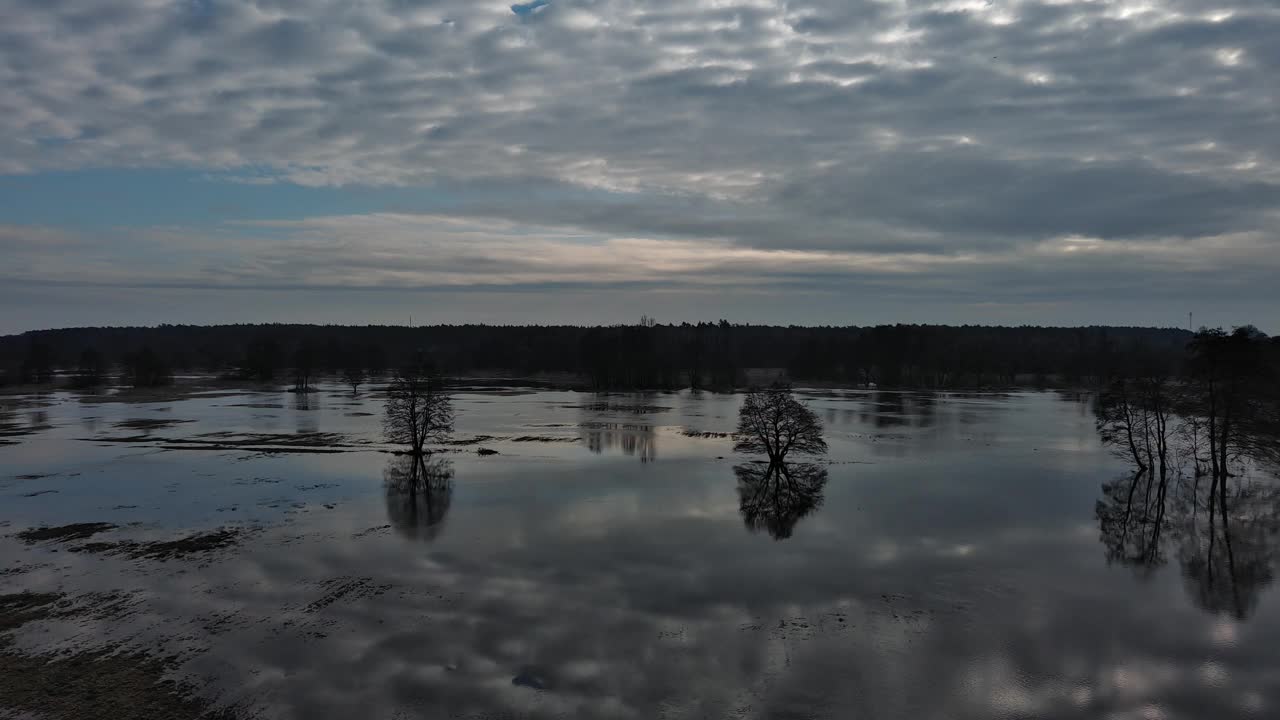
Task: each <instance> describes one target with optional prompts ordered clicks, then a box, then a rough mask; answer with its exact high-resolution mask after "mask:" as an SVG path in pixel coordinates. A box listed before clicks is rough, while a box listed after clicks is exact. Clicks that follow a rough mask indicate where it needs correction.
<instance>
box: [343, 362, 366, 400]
mask: <svg viewBox="0 0 1280 720" xmlns="http://www.w3.org/2000/svg"><path fill="white" fill-rule="evenodd" d="M364 380H365V376H364V368H362V367H360V363H358V362H356V361H355V356H354V355H353V356H351V358H349V360H348V363H347V367H346V368H344V369H343V371H342V381H343V382H345V383H346V384H348V385H350V386H351V394H352V395H355V394H356V390H357V389H358V388H359V387H360V383H362V382H364Z"/></svg>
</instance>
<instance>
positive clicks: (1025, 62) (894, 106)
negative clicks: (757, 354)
mask: <svg viewBox="0 0 1280 720" xmlns="http://www.w3.org/2000/svg"><path fill="white" fill-rule="evenodd" d="M1277 35H1280V13H1278V12H1277V11H1276V10H1275V8H1274V5H1273V4H1271V3H1267V2H1262V1H1258V0H1230V2H1229V3H1228V4H1226V5H1220V6H1216V7H1214V8H1212V9H1209V8H1205V7H1202V6H1201V5H1200V4H1199V3H1195V2H1190V1H1189V0H1157V1H1156V2H1148V3H1141V4H1135V3H1131V2H1127V0H1107V1H1103V2H1066V3H1063V2H1032V1H1017V0H1014V1H1011V2H997V3H984V2H980V1H979V0H972V1H970V0H938V1H935V2H918V3H917V2H912V3H887V2H857V3H849V2H843V1H841V2H837V1H836V0H798V1H793V2H785V3H784V2H774V1H770V0H737V1H725V0H694V1H690V0H681V1H680V2H676V1H675V0H654V1H652V2H646V3H636V2H630V1H629V0H596V1H590V0H556V1H555V2H533V3H523V4H516V5H511V4H510V3H509V2H498V1H494V2H488V1H485V2H471V1H468V2H462V1H461V0H457V1H445V2H434V3H418V2H409V1H408V0H371V1H370V2H362V3H348V2H339V1H338V0H256V1H250V0H220V1H217V2H214V1H212V0H198V1H197V0H191V1H184V2H157V1H155V0H86V1H84V2H75V3H69V2H34V1H33V0H21V1H16V2H11V3H8V4H6V5H5V6H4V7H3V8H0V173H10V174H13V173H39V172H44V171H50V170H57V169H75V168H96V167H132V168H151V167H181V168H195V169H197V170H198V171H200V172H214V173H224V177H229V178H236V177H238V178H242V179H247V180H250V181H253V182H258V183H269V182H284V183H295V184H301V185H305V186H336V187H350V186H357V185H358V186H361V187H362V188H367V187H387V186H399V187H401V188H425V189H424V190H423V192H445V193H448V194H449V195H450V197H451V198H452V200H451V202H450V206H449V207H448V208H446V209H445V211H444V212H443V214H445V215H448V216H451V217H454V218H459V219H470V220H471V221H473V222H475V223H477V224H478V225H479V226H484V227H491V226H492V224H493V223H497V222H509V223H512V224H514V225H516V226H524V227H526V228H527V229H526V230H524V231H520V232H517V231H512V232H511V233H510V234H511V237H510V238H507V239H503V240H502V241H501V242H500V243H499V245H501V247H500V248H499V247H497V246H494V247H490V248H488V249H479V250H475V251H467V250H466V249H465V248H463V247H461V246H459V247H454V248H452V249H445V248H444V247H443V246H432V247H431V248H428V251H426V252H424V253H423V255H422V256H423V257H432V258H434V259H440V258H441V254H442V253H443V254H444V258H443V259H444V262H443V263H442V265H443V266H444V267H443V269H434V270H428V269H425V268H422V269H417V270H415V269H414V268H413V261H412V260H410V261H408V262H407V263H406V264H407V265H408V266H409V267H407V268H399V269H393V270H391V271H387V270H386V269H384V270H380V271H379V272H380V273H382V274H381V275H378V274H376V273H371V272H369V271H368V270H367V269H365V270H360V271H359V272H356V273H354V277H356V278H360V277H367V278H376V279H377V280H378V282H382V281H389V282H391V285H393V286H395V285H396V283H398V282H404V283H406V284H423V283H425V284H429V285H435V284H448V283H450V282H452V281H453V280H456V279H457V278H459V277H463V276H469V277H480V276H482V275H484V273H482V272H479V271H480V270H482V269H483V268H485V267H486V263H487V264H488V265H487V267H500V269H501V272H500V273H497V274H493V275H491V276H486V277H487V279H485V280H483V284H503V283H513V282H520V283H529V282H533V283H537V282H561V281H569V282H585V281H587V280H599V281H603V280H602V278H605V277H607V278H615V279H618V280H622V279H623V276H625V278H626V279H629V280H633V281H651V280H652V281H655V282H656V281H657V280H658V279H659V278H661V277H667V276H670V277H673V278H674V281H675V282H676V283H677V284H678V283H681V282H685V281H686V280H689V279H690V278H691V276H694V275H697V276H698V277H699V280H698V282H699V283H700V284H703V285H705V284H711V283H720V284H723V283H726V282H739V281H743V280H744V279H747V278H749V279H750V281H751V282H758V281H760V279H761V278H762V277H763V275H762V272H763V271H760V270H759V268H761V267H764V266H766V265H769V264H771V263H772V264H773V265H774V266H775V271H776V272H774V273H772V274H771V277H774V278H775V279H783V280H785V279H786V278H789V277H792V278H793V277H796V276H799V275H806V276H808V275H810V274H812V275H815V276H824V277H825V276H829V275H832V274H837V273H845V278H846V284H848V283H854V284H856V283H861V282H863V281H865V280H867V279H868V278H871V280H870V281H872V282H874V280H875V278H878V277H881V276H882V275H883V274H884V273H886V272H892V273H894V274H896V275H900V274H901V272H902V271H903V269H904V268H906V269H910V270H911V271H912V273H913V274H914V276H915V277H917V278H921V280H920V282H919V284H917V285H914V286H913V287H915V288H916V289H918V290H919V291H920V292H922V293H930V292H933V291H934V290H938V289H940V288H943V287H944V286H946V284H947V283H948V282H953V281H954V282H955V283H956V284H955V285H953V286H952V287H951V288H950V292H952V293H958V294H965V293H967V292H969V290H968V288H970V287H979V285H976V284H975V285H972V286H970V285H967V284H966V283H968V282H969V281H968V280H966V278H971V277H977V276H976V275H973V272H974V269H975V268H985V270H984V271H983V272H984V274H983V275H982V278H983V280H982V282H986V279H987V278H989V277H991V276H993V275H994V274H995V273H996V272H997V271H998V272H1008V271H1009V270H1010V269H1016V270H1017V271H1018V272H1019V273H1020V275H1021V277H1035V278H1038V279H1040V280H1042V281H1043V282H1044V286H1043V287H1042V288H1041V292H1042V293H1043V295H1042V296H1041V297H1039V298H1035V297H1032V296H1033V295H1034V293H1032V292H1031V290H1030V289H1028V291H1027V297H1026V298H1024V299H1026V300H1027V301H1033V300H1039V301H1042V300H1044V299H1045V298H1047V297H1053V296H1071V295H1084V294H1087V293H1088V292H1096V291H1099V290H1106V289H1107V288H1108V287H1110V286H1109V285H1108V284H1107V281H1106V280H1105V278H1106V277H1107V276H1110V275H1112V274H1118V273H1120V272H1122V271H1123V272H1135V271H1139V270H1141V269H1142V268H1143V267H1144V258H1143V255H1144V254H1145V255H1146V257H1147V259H1149V260H1150V261H1151V262H1154V263H1155V265H1156V266H1157V267H1160V268H1163V269H1164V270H1163V271H1165V272H1166V273H1170V274H1166V275H1164V276H1163V277H1164V279H1165V280H1166V281H1167V282H1168V283H1169V284H1177V283H1179V282H1190V281H1197V282H1198V281H1199V280H1201V279H1202V276H1203V275H1206V274H1207V273H1199V274H1196V273H1195V266H1196V265H1197V263H1199V264H1200V266H1201V267H1202V268H1204V269H1208V268H1214V269H1215V271H1218V272H1226V273H1238V274H1239V278H1245V279H1246V280H1247V279H1248V278H1250V277H1252V276H1253V273H1252V269H1253V268H1254V267H1255V262H1256V261H1257V259H1258V258H1259V257H1261V256H1265V255H1266V254H1267V253H1268V252H1270V253H1272V254H1274V252H1275V250H1277V249H1280V248H1277V245H1278V244H1280V241H1278V240H1277V238H1276V236H1275V227H1276V218H1277V217H1278V216H1280V215H1278V213H1280V170H1277V168H1280V163H1278V162H1277V161H1278V160H1280V135H1277V134H1276V133H1275V132H1274V119H1275V117H1276V113H1277V111H1278V110H1280V91H1277V89H1276V86H1275V83H1274V81H1273V78H1274V77H1275V76H1276V74H1277V71H1280V53H1277V50H1276V46H1275V43H1274V42H1273V39H1274V37H1276V36H1277ZM409 212H413V210H412V209H411V208H407V209H406V210H405V213H409ZM317 214H318V213H317ZM328 222H330V225H329V226H328V229H329V230H330V231H332V232H333V233H335V237H338V236H341V237H342V238H344V239H342V240H340V241H338V240H335V242H339V243H340V244H343V243H345V244H344V245H343V247H346V248H347V249H348V250H349V251H350V252H349V254H351V255H352V256H354V257H353V258H352V262H353V263H355V267H357V268H359V267H361V265H362V262H363V264H364V265H368V264H370V263H376V262H378V258H379V257H382V258H384V259H385V258H387V257H390V256H389V255H385V254H384V255H379V252H378V251H377V248H376V245H377V243H378V242H380V241H378V240H376V239H371V238H365V239H362V240H358V239H353V238H351V237H350V228H349V224H350V223H351V222H355V221H353V220H342V219H331V220H330V221H328ZM363 222H365V223H366V224H367V225H368V226H369V227H370V228H382V227H383V224H384V223H386V222H387V219H386V217H371V218H368V219H366V220H365V221H363ZM432 222H435V221H432ZM344 223H346V224H345V225H344ZM392 230H393V231H394V232H398V231H399V230H398V229H392ZM138 231H139V232H150V231H149V230H147V229H146V228H139V229H138ZM184 232H186V233H187V234H193V235H194V234H201V233H206V232H207V230H205V229H200V230H197V231H192V230H191V229H187V230H185V231H184ZM288 232H289V233H290V234H302V235H305V237H306V238H307V240H306V242H309V243H312V244H315V243H316V242H319V241H318V240H317V236H318V233H319V232H321V228H320V226H313V227H312V228H310V229H305V230H304V229H303V228H301V227H295V228H291V229H289V231H288ZM504 232H505V231H504ZM521 232H523V233H524V234H526V235H529V236H531V237H533V236H538V237H542V238H543V240H521V239H519V238H518V237H516V236H517V235H519V234H521ZM565 232H568V233H581V234H583V235H586V236H589V237H590V238H592V239H593V240H591V242H594V243H595V244H594V246H593V248H591V249H589V250H584V251H583V252H581V253H576V252H568V253H567V255H568V256H570V257H569V260H570V261H571V262H568V263H567V264H565V263H564V262H562V261H564V259H565V256H566V250H565V247H562V246H561V245H557V244H556V243H563V242H568V241H565V240H564V239H563V238H560V237H559V236H558V234H559V233H565ZM344 233H345V234H344ZM249 235H250V234H245V235H244V236H243V237H242V238H241V241H238V242H240V243H241V244H243V245H244V246H245V247H246V248H248V251H249V253H250V255H251V256H252V259H245V260H242V261H239V262H238V264H235V263H233V264H234V265H235V266H234V267H230V268H227V267H223V266H222V265H221V264H220V263H223V262H224V261H225V262H232V260H231V259H229V258H226V257H224V256H225V254H220V253H221V251H219V250H217V249H213V250H210V249H208V248H204V247H203V246H202V247H200V248H196V249H195V250H193V252H196V253H198V254H203V255H205V256H208V255H210V254H211V253H212V255H214V256H217V257H216V258H215V259H214V260H210V264H208V265H206V268H207V270H208V272H207V274H209V275H217V276H219V277H224V280H225V281H228V282H232V281H234V282H239V281H241V280H246V281H247V279H249V278H252V277H254V276H255V273H258V274H262V272H263V271H264V270H265V269H266V268H272V269H273V270H275V271H281V269H282V268H283V267H285V266H292V267H300V268H305V269H306V270H307V273H308V274H306V275H304V276H303V277H304V280H303V282H304V283H310V282H312V281H313V280H314V281H316V282H319V283H320V284H324V283H328V282H342V283H343V284H354V285H357V286H358V285H360V282H359V281H358V280H357V281H355V282H354V283H346V282H345V281H343V280H342V278H341V277H339V276H343V275H344V273H343V271H342V268H341V266H337V265H333V266H329V267H327V268H323V267H320V266H319V261H320V258H324V257H329V258H333V259H334V260H335V261H336V260H339V259H343V261H345V259H344V258H343V257H342V256H341V253H340V252H339V250H338V249H334V248H330V249H328V250H326V251H324V252H317V253H316V254H313V255H312V256H311V257H313V258H315V260H314V261H312V262H305V261H300V260H298V259H296V258H295V259H289V258H290V254H291V253H292V252H294V250H295V249H296V248H297V247H300V246H298V245H296V244H295V245H289V244H281V245H277V246H273V247H267V245H268V244H269V243H267V242H265V241H263V242H262V243H261V244H258V241H253V240H251V239H250V237H249ZM548 237H550V238H551V239H550V240H547V238H548ZM1072 238H1088V239H1090V241H1091V242H1092V241H1097V242H1098V243H1101V245H1098V246H1097V247H1093V246H1091V247H1090V252H1089V253H1077V254H1075V255H1074V256H1073V257H1072V259H1071V261H1070V262H1068V261H1067V260H1066V259H1065V258H1063V257H1058V256H1055V255H1054V254H1053V253H1046V251H1045V248H1048V247H1053V246H1054V244H1055V243H1056V244H1059V245H1060V244H1062V243H1064V242H1068V241H1069V240H1070V239H1072ZM1224 238H1225V239H1224ZM1241 238H1247V241H1242V240H1240V239H1241ZM492 239H493V238H490V240H492ZM258 240H259V241H261V240H262V238H258ZM295 241H297V238H293V239H292V240H291V241H290V242H295ZM544 241H545V242H544ZM641 241H643V242H649V243H653V244H651V245H647V246H644V247H643V248H641V247H640V246H639V245H637V244H636V243H637V242H641ZM495 242H497V241H496V240H495ZM546 242H550V243H551V244H550V245H548V244H545V243H546ZM1242 242H1243V243H1244V244H1245V245H1248V246H1249V248H1250V249H1249V250H1248V251H1247V252H1246V251H1244V250H1240V247H1241V243H1242ZM352 243H355V244H359V243H369V244H371V245H372V246H375V247H373V250H372V251H371V252H370V253H367V254H363V257H361V256H362V253H360V252H356V251H351V248H350V246H351V244H352ZM521 243H526V245H524V247H525V251H524V252H523V253H519V252H517V251H516V250H514V248H515V247H516V246H517V245H520V244H521ZM536 243H543V244H536ZM1222 243H1228V244H1231V245H1232V247H1235V248H1236V251H1233V252H1231V253H1228V254H1227V255H1226V256H1223V255H1220V254H1216V253H1214V252H1213V250H1212V249H1213V248H1215V247H1218V246H1219V245H1221V244H1222ZM233 244H234V243H233ZM125 245H126V246H127V245H128V242H125ZM569 245H572V243H571V242H570V243H569ZM1175 248H1176V250H1175ZM397 252H398V251H397ZM544 252H545V253H547V255H546V258H548V259H554V261H555V263H560V268H559V270H560V271H558V272H549V271H548V268H546V267H542V266H539V265H538V263H537V262H536V258H535V257H534V256H535V255H536V254H538V253H544ZM753 253H754V254H753ZM1171 253H1172V254H1171ZM713 254H719V255H722V256H723V257H724V260H723V261H719V260H712V259H710V258H709V257H707V256H709V255H713ZM517 255H522V256H523V257H515V256H517ZM1174 255H1176V256H1177V257H1178V258H1179V261H1178V262H1177V263H1175V264H1173V265H1171V264H1170V263H1167V262H1166V260H1167V259H1168V258H1169V257H1173V256H1174ZM1104 257H1105V258H1108V260H1114V259H1115V258H1124V259H1125V262H1127V263H1128V264H1126V265H1124V266H1123V268H1122V269H1116V268H1114V267H1112V266H1111V265H1103V264H1100V262H1099V260H1100V259H1101V258H1104ZM1224 257H1230V258H1236V259H1237V260H1238V262H1239V263H1240V264H1232V263H1228V262H1224ZM104 258H105V256H104ZM114 258H115V261H116V262H118V263H124V264H128V263H126V262H125V261H124V258H125V255H123V254H121V253H119V252H118V253H117V254H116V255H115V256H114ZM217 258H223V259H222V260H218V259H217ZM105 259H106V260H109V259H110V258H105ZM1081 259H1089V260H1090V261H1091V262H1087V263H1086V262H1081ZM665 260H670V261H671V262H687V263H689V264H688V265H687V267H685V268H683V269H682V268H677V267H674V266H672V265H670V264H666V265H664V264H663V262H665ZM943 261H946V262H945V263H944V262H943ZM182 263H187V264H190V263H191V260H190V258H188V257H184V258H182V259H181V261H180V262H179V263H178V264H179V265H181V264H182ZM295 263H296V264H295ZM495 263H496V264H495ZM947 263H949V265H948V264H947ZM544 265H545V264H544ZM1174 265H1176V267H1174ZM455 266H457V267H455ZM462 266H468V267H470V268H471V269H472V270H473V271H476V272H470V273H469V271H467V270H466V269H465V268H463V267H462ZM605 266H610V267H609V268H608V272H607V273H605V274H604V275H600V274H599V273H598V272H597V271H598V270H599V269H600V268H601V267H605ZM745 266H751V267H752V268H753V269H752V271H751V272H749V273H745V274H744V273H742V272H740V271H741V270H742V268H743V267H745ZM815 266H822V267H820V268H817V269H815ZM682 270H683V271H682ZM388 272H390V274H387V273H388ZM575 273H576V274H575ZM1089 273H1094V274H1098V275H1100V276H1102V278H1103V280H1101V281H1098V280H1096V279H1089V277H1088V275H1089ZM1173 273H1176V274H1173ZM326 274H327V275H328V276H329V278H328V279H327V280H326V279H324V276H325V275H326ZM196 275H199V273H196ZM290 277H292V276H291V275H290ZM111 278H112V276H111V275H109V274H108V275H97V274H90V275H84V276H81V278H80V279H81V280H89V281H97V282H107V281H110V280H111ZM306 278H309V279H306ZM1239 278H1237V282H1236V283H1235V288H1234V292H1237V293H1240V294H1243V295H1249V296H1252V297H1254V298H1259V297H1263V298H1265V297H1270V298H1271V299H1273V300H1274V299H1275V297H1274V294H1273V293H1272V294H1270V295H1269V294H1268V293H1269V291H1268V290H1267V287H1266V286H1262V285H1252V286H1248V287H1244V288H1243V289H1242V285H1241V281H1239ZM153 280H155V279H154V278H153ZM275 282H276V283H277V284H288V283H289V282H294V281H293V280H287V281H286V280H281V279H279V278H277V280H275ZM833 282H834V281H833ZM1015 284H1016V282H1015ZM996 299H998V298H996Z"/></svg>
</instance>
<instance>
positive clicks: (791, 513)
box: [733, 463, 827, 540]
mask: <svg viewBox="0 0 1280 720" xmlns="http://www.w3.org/2000/svg"><path fill="white" fill-rule="evenodd" d="M733 472H734V474H735V475H737V476H738V512H740V513H741V514H742V522H743V523H744V524H745V525H746V526H747V529H748V530H750V531H751V532H759V531H761V530H765V531H767V532H768V533H769V535H770V536H771V537H772V538H773V539H774V540H785V539H787V538H789V537H791V533H792V531H794V530H795V526H796V523H798V522H800V519H801V518H803V517H805V516H806V515H808V514H809V513H811V512H813V511H814V510H816V509H818V508H819V507H821V505H822V492H823V488H825V487H826V484H827V469H826V468H824V467H822V466H820V465H813V464H810V463H790V464H788V463H745V464H742V465H738V466H735V467H734V468H733Z"/></svg>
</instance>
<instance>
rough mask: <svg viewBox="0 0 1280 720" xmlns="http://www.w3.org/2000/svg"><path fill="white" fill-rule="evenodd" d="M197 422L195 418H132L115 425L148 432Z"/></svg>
mask: <svg viewBox="0 0 1280 720" xmlns="http://www.w3.org/2000/svg"><path fill="white" fill-rule="evenodd" d="M190 422H195V420H175V419H172V418H130V419H128V420H121V421H120V422H118V423H115V427H118V428H125V429H126V430H141V431H143V432H148V431H151V430H167V429H168V428H171V427H177V426H178V425H182V424H183V423H190Z"/></svg>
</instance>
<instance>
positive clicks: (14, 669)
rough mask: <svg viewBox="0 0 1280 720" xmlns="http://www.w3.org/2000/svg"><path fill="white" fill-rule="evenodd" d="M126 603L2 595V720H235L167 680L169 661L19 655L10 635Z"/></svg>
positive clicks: (101, 653) (115, 655) (100, 653)
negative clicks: (31, 625)
mask: <svg viewBox="0 0 1280 720" xmlns="http://www.w3.org/2000/svg"><path fill="white" fill-rule="evenodd" d="M122 602H124V598H123V597H111V596H99V595H93V596H88V595H86V596H82V597H80V598H75V599H71V598H68V597H67V596H65V595H64V594H62V593H33V592H21V593H12V594H7V595H0V703H2V704H3V711H4V713H3V714H4V715H5V716H9V713H10V712H13V713H16V714H17V716H18V717H37V718H41V719H42V720H43V719H46V718H48V719H51V720H97V719H98V718H113V719H119V720H150V719H151V718H173V719H174V720H187V719H190V720H196V719H197V718H201V719H204V720H234V719H235V718H238V717H240V714H239V713H238V712H237V711H236V710H235V709H234V708H217V707H214V706H213V704H212V703H210V702H209V701H208V700H206V699H203V698H200V697H198V696H196V695H195V690H196V689H195V688H194V687H192V686H190V685H187V684H185V683H180V682H178V681H175V680H173V679H172V678H170V677H167V676H168V675H170V674H171V672H172V670H173V668H172V667H171V665H172V659H170V658H163V657H159V656H156V655H151V654H148V653H141V652H137V651H125V650H124V649H123V648H121V647H117V646H111V645H108V646H106V647H100V648H93V649H84V650H77V651H72V652H69V653H62V654H58V655H42V654H38V653H27V652H22V651H19V650H17V649H15V648H14V647H13V638H12V635H11V633H12V632H13V631H14V630H17V629H18V628H20V627H22V626H23V625H25V624H27V623H29V622H33V621H38V620H50V619H65V618H71V617H74V616H77V615H86V616H92V617H103V614H102V613H103V612H104V611H105V612H107V613H110V612H116V611H118V609H119V606H120V604H121V603H122Z"/></svg>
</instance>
